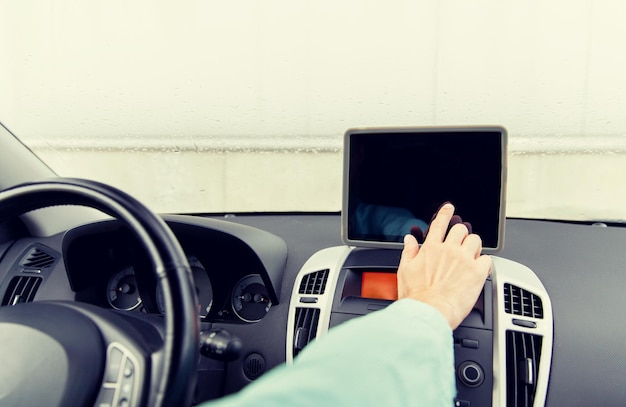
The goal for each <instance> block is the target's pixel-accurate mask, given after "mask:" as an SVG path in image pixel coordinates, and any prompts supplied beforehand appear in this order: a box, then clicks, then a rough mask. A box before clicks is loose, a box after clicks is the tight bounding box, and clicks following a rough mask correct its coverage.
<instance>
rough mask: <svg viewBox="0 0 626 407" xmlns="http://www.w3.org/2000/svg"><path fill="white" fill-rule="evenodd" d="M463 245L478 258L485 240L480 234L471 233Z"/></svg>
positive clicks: (464, 248)
mask: <svg viewBox="0 0 626 407" xmlns="http://www.w3.org/2000/svg"><path fill="white" fill-rule="evenodd" d="M461 247H462V248H463V250H465V251H466V252H468V253H470V254H471V255H472V256H473V257H474V258H477V257H478V256H479V255H480V252H481V251H482V250H483V242H482V239H481V238H480V236H478V235H473V234H469V235H468V236H467V237H466V238H465V240H463V243H462V244H461Z"/></svg>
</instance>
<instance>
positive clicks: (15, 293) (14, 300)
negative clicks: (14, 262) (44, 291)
mask: <svg viewBox="0 0 626 407" xmlns="http://www.w3.org/2000/svg"><path fill="white" fill-rule="evenodd" d="M41 281H42V278H41V277H34V276H16V277H13V279H12V280H11V282H10V283H9V287H8V288H7V291H6V293H5V294H4V298H3V299H2V305H3V306H4V305H17V304H20V303H24V302H32V301H33V300H34V299H35V294H36V293H37V289H38V288H39V285H41Z"/></svg>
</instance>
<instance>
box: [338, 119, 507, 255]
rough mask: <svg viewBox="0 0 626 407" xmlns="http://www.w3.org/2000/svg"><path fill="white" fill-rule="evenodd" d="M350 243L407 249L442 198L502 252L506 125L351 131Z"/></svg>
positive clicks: (345, 230) (346, 224)
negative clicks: (411, 237)
mask: <svg viewBox="0 0 626 407" xmlns="http://www.w3.org/2000/svg"><path fill="white" fill-rule="evenodd" d="M345 137H346V138H345V146H344V147H345V149H344V196H343V201H344V202H343V211H342V236H343V240H344V242H345V243H346V244H349V245H354V246H369V247H383V248H393V247H401V246H402V243H401V242H402V240H403V237H404V235H405V234H407V233H409V232H410V231H411V227H415V226H417V227H420V228H421V229H422V230H426V228H427V225H428V224H429V223H430V221H431V219H432V217H433V215H434V214H435V213H436V211H437V210H438V208H439V207H440V206H441V205H442V204H443V203H444V202H452V203H453V204H454V206H455V207H456V214H458V215H460V216H461V217H462V218H463V221H466V222H469V223H471V225H472V229H473V232H474V233H478V234H479V235H480V236H481V238H482V239H483V247H484V248H485V249H488V250H492V251H493V250H498V249H500V248H501V246H502V240H503V236H502V235H503V231H504V200H505V195H504V194H505V182H506V131H505V130H504V129H503V128H501V127H481V128H477V127H467V128H461V127H454V128H450V127H441V128H386V129H384V128H377V129H352V130H348V132H347V133H346V136H345Z"/></svg>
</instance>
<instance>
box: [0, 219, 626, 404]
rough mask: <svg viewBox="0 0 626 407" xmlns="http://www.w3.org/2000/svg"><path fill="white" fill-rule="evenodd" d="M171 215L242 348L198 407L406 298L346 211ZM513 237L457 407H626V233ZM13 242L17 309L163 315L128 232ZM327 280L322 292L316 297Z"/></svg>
mask: <svg viewBox="0 0 626 407" xmlns="http://www.w3.org/2000/svg"><path fill="white" fill-rule="evenodd" d="M163 218H164V219H165V220H166V222H167V223H168V225H169V226H170V228H171V229H172V230H173V232H174V233H175V235H176V236H177V238H178V239H179V241H180V243H181V245H182V247H183V249H184V251H185V253H186V254H187V256H188V259H189V260H190V263H191V265H192V269H193V276H194V281H195V285H196V289H197V291H198V293H199V298H200V301H199V302H200V303H199V304H198V315H199V317H200V318H201V321H202V322H201V325H202V329H203V330H205V329H208V328H219V329H225V330H227V331H228V332H229V333H230V334H232V335H233V336H235V337H237V338H240V339H241V349H240V352H239V357H238V358H236V359H235V360H214V359H211V358H208V357H205V356H199V359H198V386H197V390H196V401H197V402H200V401H203V400H208V399H212V398H216V397H221V396H223V395H226V394H230V393H233V392H236V391H238V390H239V389H241V388H243V387H245V386H246V385H248V384H250V383H251V382H253V381H255V380H256V379H257V378H258V377H260V376H262V375H263V374H265V373H266V372H267V371H269V370H270V369H271V368H273V367H274V366H277V365H280V364H283V363H291V362H292V361H293V360H294V358H297V353H298V352H299V351H300V350H301V349H302V348H303V347H305V346H306V345H307V343H308V340H310V339H312V337H316V336H317V337H320V336H323V335H325V334H326V333H327V332H328V331H329V330H331V329H333V327H334V326H336V325H338V324H341V323H342V322H343V321H346V320H349V319H351V318H355V317H358V316H360V315H364V314H367V313H370V312H375V311H376V310H377V309H381V308H384V307H385V306H386V305H388V304H389V303H391V302H392V301H393V299H389V298H387V297H386V294H384V293H383V294H372V293H371V291H367V289H366V290H365V291H364V287H365V285H364V275H366V274H367V273H374V274H376V275H379V276H380V275H385V274H386V275H393V273H395V267H396V266H397V260H398V259H399V251H398V250H383V249H367V248H362V249H357V248H354V247H349V246H345V245H343V244H342V243H341V238H340V229H341V221H340V216H339V215H338V214H317V215H316V214H310V215H307V214H280V215H276V214H274V215H263V214H250V215H237V216H227V217H224V216H217V215H216V216H176V215H166V216H163ZM506 231H507V242H506V246H505V249H504V250H503V251H502V252H501V253H499V254H498V256H495V257H494V273H493V274H492V277H491V278H490V279H489V280H488V281H487V284H486V285H485V289H484V292H483V295H482V296H481V298H480V299H479V302H478V303H477V306H476V307H475V308H476V309H475V310H474V311H473V312H472V314H470V316H469V317H468V318H467V319H466V321H464V323H463V324H462V326H461V327H459V328H458V329H457V330H456V331H455V332H454V336H455V356H456V358H457V362H456V369H457V388H458V389H459V394H458V397H457V405H459V406H467V405H470V406H476V405H480V406H486V405H493V406H509V405H535V406H538V405H546V406H553V407H554V406H562V405H568V406H588V405H623V402H624V400H626V393H625V390H624V389H625V387H624V386H623V377H624V375H623V374H624V366H626V360H625V359H624V358H625V356H624V355H626V349H625V347H624V341H623V339H624V337H626V336H625V334H626V328H625V324H626V322H625V319H624V318H623V317H620V313H621V315H622V316H623V310H624V309H626V304H625V301H624V296H623V288H624V284H623V281H624V280H623V277H624V272H623V270H624V268H623V264H624V262H623V260H622V258H621V254H620V253H621V250H623V247H626V229H624V228H622V227H619V226H607V227H598V226H592V225H587V224H569V223H559V222H550V221H540V220H523V219H508V220H507V224H506ZM3 241H4V242H5V243H2V244H0V270H1V271H2V275H0V299H2V301H3V302H2V305H4V306H7V305H13V304H16V303H19V302H28V301H42V300H68V301H81V302H86V303H90V304H93V305H97V306H99V307H104V308H109V309H115V310H116V311H115V312H118V313H120V314H123V315H126V316H128V317H129V318H131V319H132V318H133V316H134V315H138V314H144V315H150V316H151V317H152V318H157V319H158V318H161V317H162V315H161V313H162V307H161V306H160V305H159V301H160V300H159V296H160V294H159V292H160V290H161V288H159V287H158V283H157V282H156V281H155V280H154V278H153V277H152V275H151V273H150V265H149V263H148V262H147V259H146V258H145V256H144V255H143V254H142V252H141V250H139V249H138V246H137V245H136V242H134V240H133V239H132V238H131V237H130V235H129V234H128V232H127V231H126V230H125V229H123V228H122V227H121V226H120V225H119V224H118V223H117V222H116V221H102V222H95V223H88V224H85V225H83V226H79V227H76V228H73V229H70V230H67V231H65V232H63V233H60V234H56V235H53V236H49V237H33V236H22V237H15V236H14V237H13V238H12V239H6V238H5V239H4V240H3ZM581 253H582V254H584V255H581ZM320 272H321V274H320ZM366 280H367V278H366ZM320 281H321V282H324V284H325V290H324V292H323V293H321V292H318V291H315V287H316V286H317V282H320ZM309 287H313V288H312V290H313V291H309ZM301 290H304V291H301ZM509 295H510V297H509V298H508V299H507V296H509ZM516 295H519V296H530V297H529V298H534V299H533V300H532V301H535V302H536V301H537V299H539V300H540V302H541V308H540V311H539V312H537V313H535V314H531V315H521V316H520V315H515V314H514V313H512V312H510V311H511V309H508V310H507V303H509V302H511V301H510V300H511V299H512V298H515V296H516ZM533 296H534V297H533ZM513 302H515V301H513ZM315 314H317V315H315ZM307 318H308V320H309V321H311V320H316V321H317V323H316V324H317V325H316V327H315V328H314V329H311V328H307V327H303V326H302V325H298V324H299V322H298V320H306V319H307ZM305 334H310V335H305ZM527 335H530V336H527ZM537 337H541V341H537V340H536V338H537ZM511 342H520V343H522V344H524V343H527V344H528V347H529V348H532V347H535V349H536V350H540V352H536V353H539V354H540V361H539V362H532V361H531V362H528V360H532V359H531V356H532V355H530V356H524V357H522V358H521V360H522V362H523V363H522V365H520V366H517V367H513V368H512V367H510V366H509V365H508V363H509V362H508V361H507V355H508V354H510V352H508V351H507V350H506V349H507V346H510V345H509V344H510V343H511ZM476 345H478V346H477V347H478V349H477V347H476ZM468 362H470V363H468ZM529 366H530V367H531V368H532V369H531V370H532V372H533V373H536V376H534V375H529V370H528V367H529ZM535 367H536V369H535ZM533 369H535V370H533ZM511 373H514V374H517V375H518V378H515V379H513V381H514V382H520V381H521V382H525V384H524V386H523V387H522V388H523V389H526V387H527V385H529V383H533V384H532V386H534V387H535V388H536V389H535V390H534V393H533V397H534V399H532V398H531V399H530V401H526V402H525V403H526V404H523V403H522V402H518V401H515V400H512V399H510V398H509V397H511V396H510V394H512V393H513V392H514V391H515V390H510V389H508V388H507V386H508V385H507V384H506V383H507V381H508V382H510V381H511V379H510V378H507V375H510V374H511ZM573 383H575V384H576V386H573V385H572V384H573ZM516 403H517V404H516Z"/></svg>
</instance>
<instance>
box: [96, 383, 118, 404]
mask: <svg viewBox="0 0 626 407" xmlns="http://www.w3.org/2000/svg"><path fill="white" fill-rule="evenodd" d="M113 397H115V388H106V387H105V388H102V389H101V390H100V394H99V395H98V400H97V401H96V404H94V405H95V406H98V407H114V406H113Z"/></svg>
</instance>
